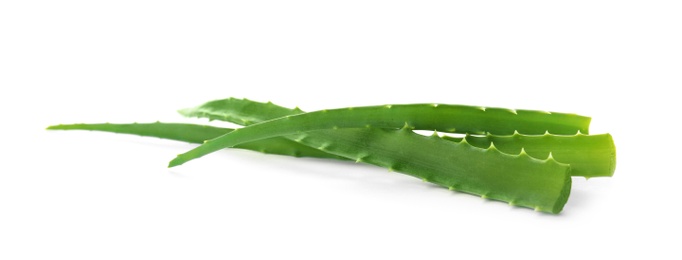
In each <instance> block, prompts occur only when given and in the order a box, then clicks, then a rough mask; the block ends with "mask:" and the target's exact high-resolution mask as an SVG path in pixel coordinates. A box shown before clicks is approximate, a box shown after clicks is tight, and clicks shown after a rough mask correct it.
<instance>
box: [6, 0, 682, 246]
mask: <svg viewBox="0 0 682 260" xmlns="http://www.w3.org/2000/svg"><path fill="white" fill-rule="evenodd" d="M681 13H682V7H681V4H680V2H679V1H595V0H589V1H564V2H562V3H556V1H372V0H362V1H294V0H287V1H212V2H210V1H186V2H183V1H140V0H135V1H11V0H10V1H2V2H0V87H1V89H2V92H1V93H2V94H1V95H0V106H1V108H0V111H1V112H0V113H2V114H1V116H2V118H1V119H2V123H1V126H2V128H1V129H2V130H1V131H2V135H1V136H2V137H0V138H2V142H1V145H2V146H1V147H2V149H0V153H1V156H0V158H2V159H1V160H0V162H2V165H1V166H0V259H255V258H271V259H275V258H277V259H281V258H287V257H288V258H292V259H293V258H294V257H295V258H296V259H298V258H304V259H305V258H308V259H355V258H367V259H388V258H393V259H396V258H411V259H421V258H437V259H455V258H456V259H481V258H492V257H505V258H509V257H515V258H516V257H523V258H524V259H533V258H535V259H545V258H550V257H551V258H559V259H568V258H570V259H578V258H579V259H583V258H601V259H605V258H608V259H611V258H616V257H623V256H627V257H633V258H644V257H646V258H647V259H654V258H655V259H665V258H667V259H673V258H676V259H680V258H679V257H680V255H681V253H680V249H679V241H680V233H681V232H682V229H681V225H680V223H679V221H680V219H681V218H682V214H680V213H679V212H680V203H681V202H680V199H679V196H680V192H679V191H678V190H679V187H680V183H681V182H682V177H681V175H682V171H681V170H680V166H679V162H678V161H679V154H680V150H679V149H680V148H679V147H680V146H681V145H682V143H681V142H680V137H679V136H680V135H679V133H677V131H679V130H680V128H679V127H677V124H678V122H679V118H680V113H679V112H680V109H679V106H678V105H679V104H678V103H679V101H678V99H679V97H680V95H678V94H673V92H672V91H673V90H676V89H677V88H679V87H682V47H681V46H682V15H680V14H681ZM227 97H239V98H242V97H246V98H250V99H253V100H257V101H268V100H272V101H273V102H275V103H277V104H281V105H284V106H295V105H298V106H300V107H301V108H303V109H305V110H316V109H323V108H336V107H345V106H360V105H378V104H389V103H420V102H440V103H454V104H471V105H482V106H496V107H510V108H525V109H540V110H550V111H560V112H573V113H579V114H583V115H588V116H592V118H593V124H592V128H591V129H592V133H603V132H610V133H611V134H612V135H613V136H614V139H615V142H616V146H617V147H618V166H617V170H616V173H615V176H614V177H613V178H595V179H590V180H588V181H586V180H584V179H581V178H574V183H573V190H572V194H571V198H570V199H569V201H568V204H567V205H566V207H565V209H564V211H563V212H562V213H561V214H560V215H558V216H553V215H548V214H542V213H537V212H534V211H532V210H527V209H522V208H514V207H510V206H509V205H507V204H505V203H500V202H492V201H486V200H483V199H481V198H478V197H474V196H470V195H465V194H459V193H454V192H450V191H448V190H446V189H442V188H436V187H434V186H433V185H429V184H426V183H423V182H421V181H420V180H417V179H414V178H412V177H408V176H404V175H400V174H396V173H390V172H387V171H386V170H385V169H381V168H378V167H374V166H369V165H358V164H352V163H341V162H332V161H324V160H314V159H294V158H288V157H283V156H273V155H263V154H259V153H254V152H248V151H242V150H225V151H221V152H218V153H215V154H212V155H210V156H206V157H204V158H202V159H200V160H196V161H193V162H191V163H189V164H187V165H183V166H181V167H177V168H173V169H167V168H166V164H167V162H168V160H170V159H172V158H173V157H174V156H175V155H176V154H178V153H181V152H184V151H186V150H188V149H191V148H192V147H194V146H193V145H190V144H185V143H180V142H174V141H164V140H158V139H154V138H142V137H131V136H124V135H114V134H108V133H95V132H76V131H74V132H48V131H45V130H44V128H45V127H46V126H48V125H51V124H58V123H79V122H86V123H96V122H106V121H109V122H132V121H138V122H151V121H156V120H162V121H165V122H197V123H206V121H203V120H189V119H183V118H181V116H179V115H177V114H176V113H175V110H176V109H179V108H183V107H189V106H195V105H198V104H201V103H202V102H204V101H208V100H212V99H221V98H227ZM424 152H428V151H424Z"/></svg>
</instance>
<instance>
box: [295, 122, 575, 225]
mask: <svg viewBox="0 0 682 260" xmlns="http://www.w3.org/2000/svg"><path fill="white" fill-rule="evenodd" d="M328 136H334V138H333V139H330V138H328ZM298 138H299V139H298V141H299V142H301V143H302V144H306V145H309V146H312V147H317V148H318V149H320V150H323V151H325V152H328V153H332V154H336V155H339V156H343V157H347V158H355V160H356V162H365V163H369V164H373V165H377V166H380V167H385V168H388V169H389V170H391V171H396V172H400V173H404V174H407V175H411V176H414V177H417V178H419V179H422V180H424V181H427V182H431V183H435V184H437V185H440V186H443V187H446V188H449V189H451V190H456V191H461V192H465V193H470V194H474V195H478V196H481V197H483V198H487V199H493V200H499V201H504V202H508V203H509V204H510V205H515V206H521V207H528V208H533V209H535V210H537V211H543V212H549V213H555V214H556V213H559V212H560V211H561V210H562V209H563V207H564V205H565V204H566V201H567V200H568V196H569V193H570V188H571V178H570V177H571V175H570V167H569V166H568V165H566V164H561V163H558V162H556V161H555V160H554V159H552V158H548V159H546V160H539V159H535V158H532V157H530V156H528V155H527V154H523V153H522V154H519V155H509V154H505V153H502V152H500V151H498V150H497V149H496V148H495V146H491V147H489V148H488V149H480V148H477V147H474V146H471V145H469V144H468V143H466V142H460V143H456V142H451V141H448V140H444V139H442V138H440V137H437V136H431V137H427V136H422V135H418V134H416V133H414V132H412V131H411V130H410V129H408V128H404V129H401V130H393V129H378V128H363V129H336V130H320V131H315V132H310V133H304V134H300V135H299V136H298Z"/></svg>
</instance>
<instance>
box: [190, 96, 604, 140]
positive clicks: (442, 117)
mask: <svg viewBox="0 0 682 260" xmlns="http://www.w3.org/2000/svg"><path fill="white" fill-rule="evenodd" d="M225 106H229V107H230V108H232V109H231V113H213V112H214V111H218V112H220V111H223V107H225ZM179 112H180V113H181V114H184V115H187V116H201V115H202V114H207V115H208V116H207V117H208V118H209V119H213V120H216V119H217V120H226V121H230V122H234V123H238V124H242V125H251V124H254V123H260V122H262V121H265V120H272V119H276V118H279V117H285V116H291V117H290V118H289V119H290V120H293V121H291V122H294V123H302V124H305V123H306V122H310V121H312V120H317V121H314V122H315V124H311V125H310V126H316V127H318V126H319V127H320V129H325V128H332V127H334V126H336V127H339V128H351V127H365V126H367V125H369V126H372V127H378V128H395V129H398V128H401V127H402V126H403V125H404V124H405V123H407V124H408V125H410V126H412V127H414V128H415V129H418V130H438V131H440V132H448V133H462V134H467V133H469V134H487V133H490V134H495V135H511V134H514V133H515V132H518V133H521V134H528V135H542V134H545V133H546V132H549V133H551V134H563V135H573V134H576V133H577V132H580V133H583V134H587V133H588V131H589V125H590V120H591V119H590V118H589V117H585V116H580V115H575V114H566V113H555V112H544V111H536V110H514V109H506V108H485V107H475V106H464V105H447V104H408V105H384V106H367V107H349V108H341V109H331V110H320V111H315V112H309V113H305V115H302V114H303V113H304V112H303V111H302V110H300V109H298V108H295V109H288V108H284V107H280V106H277V105H274V104H272V102H268V103H267V104H266V106H263V105H262V103H258V102H253V101H250V100H247V99H243V100H240V99H235V98H229V99H222V100H214V101H210V102H207V103H205V104H203V105H201V106H200V107H197V108H191V109H183V110H180V111H179ZM262 115H265V118H267V119H264V116H262ZM295 115H298V117H296V116H295ZM329 119H333V120H329ZM310 126H307V128H304V129H300V130H301V131H309V130H320V129H309V128H310Z"/></svg>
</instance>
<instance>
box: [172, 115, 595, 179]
mask: <svg viewBox="0 0 682 260" xmlns="http://www.w3.org/2000/svg"><path fill="white" fill-rule="evenodd" d="M503 113H506V115H504V114H503ZM589 119H590V118H588V117H583V116H578V115H572V114H558V113H555V114H543V113H540V112H537V111H525V110H519V111H514V113H512V112H510V110H508V109H497V108H491V109H479V108H475V107H469V106H459V105H433V104H415V105H385V106H370V107H356V108H352V107H351V108H342V109H332V110H321V111H315V112H310V113H305V114H298V115H292V116H285V117H282V118H278V119H273V120H270V121H266V122H262V123H257V124H253V125H250V126H247V127H244V128H241V129H236V130H235V131H232V132H230V133H228V134H225V135H223V136H221V137H218V138H215V139H212V140H209V141H207V142H205V143H204V144H202V145H200V146H199V147H197V148H194V149H192V150H190V151H188V152H186V153H184V154H180V155H178V156H177V157H176V158H175V159H173V160H171V162H170V163H169V167H174V166H178V165H181V164H183V163H185V162H188V161H190V160H193V159H196V158H199V157H201V156H204V155H206V154H209V153H212V152H215V151H217V150H220V149H223V148H228V147H232V146H235V145H238V144H241V143H245V142H250V141H255V140H259V139H264V138H270V137H277V136H283V135H290V134H297V133H302V132H308V131H315V130H324V129H333V128H337V129H339V128H358V127H377V128H400V126H401V125H408V126H410V127H411V128H414V129H422V130H424V129H436V130H445V131H446V132H456V131H464V132H465V133H467V132H483V133H488V132H489V133H493V134H505V133H509V134H512V133H514V132H516V130H514V129H515V128H514V127H518V128H517V129H520V131H519V132H523V133H528V134H542V133H545V132H549V133H552V132H556V133H565V131H569V130H570V132H579V131H580V130H583V131H587V127H588V124H589ZM543 120H544V121H543ZM565 122H568V124H566V123H565ZM580 122H582V123H584V125H583V127H582V129H581V128H577V127H576V126H575V125H573V123H576V125H577V123H580ZM443 126H445V127H444V129H443V128H442V127H443ZM456 129H458V130H456ZM540 130H543V131H540Z"/></svg>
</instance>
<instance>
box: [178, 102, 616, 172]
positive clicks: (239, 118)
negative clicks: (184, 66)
mask: <svg viewBox="0 0 682 260" xmlns="http://www.w3.org/2000/svg"><path fill="white" fill-rule="evenodd" d="M179 112H180V113H181V114H183V115H184V116H188V117H200V118H208V119H210V120H222V121H228V122H232V123H236V124H243V125H250V124H254V123H259V122H262V121H267V120H271V119H274V118H278V117H283V116H287V115H295V114H300V113H303V111H302V110H300V109H298V108H295V109H289V108H285V107H281V106H278V105H275V104H273V103H272V102H267V103H260V102H255V101H251V100H247V99H235V98H229V99H222V100H214V101H210V102H207V103H205V104H202V105H200V106H198V107H195V108H188V109H182V110H180V111H179ZM311 134H314V133H311ZM327 137H328V138H330V140H334V135H328V136H327ZM443 137H444V138H445V139H447V140H452V141H457V142H459V141H461V140H462V138H455V137H450V136H443ZM287 138H289V139H291V140H296V138H297V136H296V135H292V136H288V137H287ZM467 141H468V142H469V143H470V144H472V145H474V146H476V147H479V148H487V147H489V146H490V143H491V142H494V144H495V146H496V147H497V148H498V149H499V150H500V151H502V152H505V153H508V154H519V153H521V149H524V152H527V153H528V154H529V155H530V156H531V157H534V158H537V159H545V158H548V157H549V154H550V153H552V156H553V157H554V159H556V160H557V161H559V162H562V163H566V164H570V165H571V174H572V175H573V176H583V177H586V178H591V177H606V176H613V173H614V171H615V162H616V149H615V146H614V143H613V138H612V137H611V135H609V134H600V135H584V134H576V135H572V136H569V135H553V134H548V133H545V134H543V135H523V134H519V133H518V132H515V133H514V134H513V135H490V134H489V135H484V136H472V135H468V136H467Z"/></svg>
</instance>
